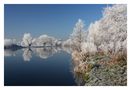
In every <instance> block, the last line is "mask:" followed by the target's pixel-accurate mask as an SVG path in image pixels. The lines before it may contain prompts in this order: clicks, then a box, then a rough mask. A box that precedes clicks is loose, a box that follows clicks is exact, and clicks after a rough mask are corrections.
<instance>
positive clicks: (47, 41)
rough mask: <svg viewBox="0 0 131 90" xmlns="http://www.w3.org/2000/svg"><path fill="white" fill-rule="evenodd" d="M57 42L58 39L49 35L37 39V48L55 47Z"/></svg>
mask: <svg viewBox="0 0 131 90" xmlns="http://www.w3.org/2000/svg"><path fill="white" fill-rule="evenodd" d="M55 42H56V39H55V38H54V37H51V36H48V35H41V36H39V38H38V39H37V46H53V45H55V44H54V43H55Z"/></svg>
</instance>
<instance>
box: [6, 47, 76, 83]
mask: <svg viewBox="0 0 131 90" xmlns="http://www.w3.org/2000/svg"><path fill="white" fill-rule="evenodd" d="M4 84H5V86H33V85H35V86H74V85H76V83H75V79H74V75H73V73H72V61H71V55H70V54H68V53H67V52H65V51H64V50H58V49H53V48H47V49H45V48H31V49H28V48H27V49H20V50H17V51H12V50H5V57H4Z"/></svg>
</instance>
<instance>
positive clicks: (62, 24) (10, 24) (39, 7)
mask: <svg viewBox="0 0 131 90" xmlns="http://www.w3.org/2000/svg"><path fill="white" fill-rule="evenodd" d="M104 7H107V5H106V4H84V5H81V4H76V5H75V4H74V5H72V4H69V5H66V4H60V5H59V4H5V5H4V29H5V38H18V39H20V38H22V36H23V34H24V33H25V32H29V33H31V34H32V36H33V37H38V36H40V35H42V34H47V35H51V36H54V37H56V38H62V39H65V38H68V36H69V35H70V34H71V33H72V30H73V27H74V25H75V23H76V22H77V20H78V19H79V18H80V19H82V20H83V21H84V22H85V25H86V26H89V24H90V23H91V22H94V21H96V20H99V19H100V18H101V17H102V11H103V8H104Z"/></svg>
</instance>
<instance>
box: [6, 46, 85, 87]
mask: <svg viewBox="0 0 131 90" xmlns="http://www.w3.org/2000/svg"><path fill="white" fill-rule="evenodd" d="M19 50H20V49H18V50H11V49H5V50H4V51H5V52H4V56H5V57H6V56H15V55H16V54H17V53H16V52H17V51H19ZM22 51H23V55H22V56H23V60H24V61H30V60H31V58H32V56H33V55H36V56H38V57H40V58H41V59H47V58H49V57H51V56H53V55H54V54H55V53H59V52H61V51H64V52H66V53H68V54H70V55H71V54H72V51H73V49H72V48H71V47H32V48H23V49H22ZM71 56H72V55H71ZM76 66H77V62H75V61H73V60H71V64H70V71H71V73H72V75H73V77H74V79H75V82H76V83H77V85H84V82H83V78H82V76H81V75H80V74H79V73H77V72H75V70H74V68H75V67H76Z"/></svg>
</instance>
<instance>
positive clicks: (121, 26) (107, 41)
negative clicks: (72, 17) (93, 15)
mask: <svg viewBox="0 0 131 90" xmlns="http://www.w3.org/2000/svg"><path fill="white" fill-rule="evenodd" d="M126 38H127V7H126V5H113V6H110V7H106V8H105V9H104V12H103V17H102V18H101V19H100V20H98V21H96V22H95V23H93V24H91V25H90V27H89V28H88V36H87V42H86V43H87V44H83V46H82V47H83V49H84V48H87V47H92V45H93V46H95V47H96V48H97V51H99V50H102V51H104V52H106V53H107V52H111V53H117V52H119V51H123V50H125V49H126ZM90 43H92V44H90ZM90 45H91V46H90ZM90 49H92V48H90Z"/></svg>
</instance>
